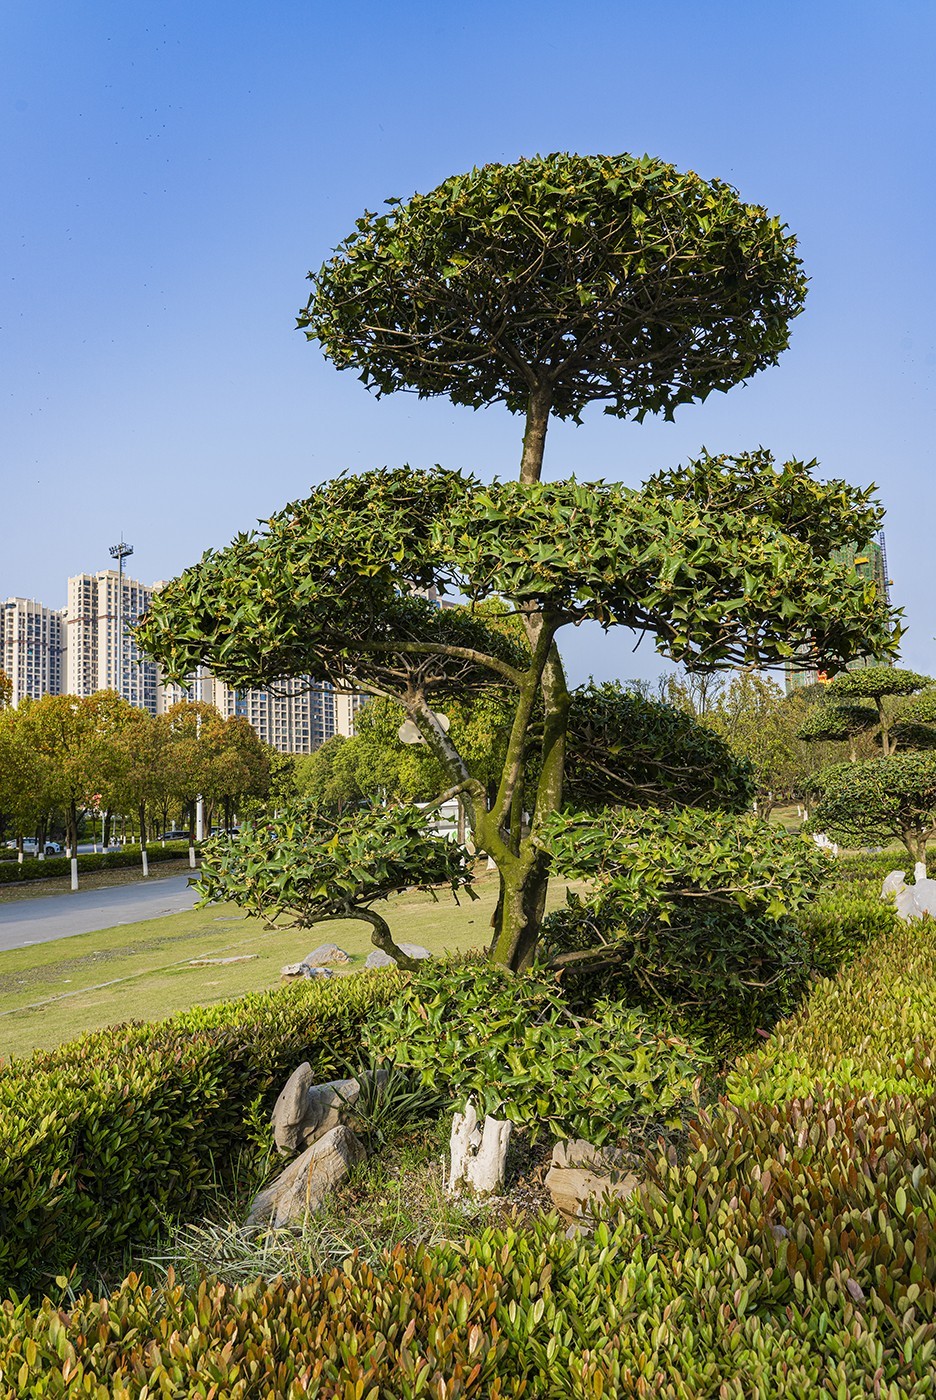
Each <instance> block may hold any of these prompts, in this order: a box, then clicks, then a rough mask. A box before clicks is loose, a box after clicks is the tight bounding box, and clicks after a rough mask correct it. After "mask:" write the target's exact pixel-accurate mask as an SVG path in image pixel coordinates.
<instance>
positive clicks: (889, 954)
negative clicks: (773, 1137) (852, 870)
mask: <svg viewBox="0 0 936 1400" xmlns="http://www.w3.org/2000/svg"><path fill="white" fill-rule="evenodd" d="M885 913H886V910H885ZM891 929H892V931H891V932H889V933H888V934H886V936H881V937H877V938H875V939H874V940H873V941H872V942H871V943H870V944H869V945H868V947H867V948H866V949H865V951H864V952H863V953H861V954H860V956H859V957H858V958H856V960H855V961H854V962H853V963H852V964H851V965H850V966H849V967H847V968H845V969H844V970H843V971H842V972H840V973H839V974H838V976H837V977H836V978H835V979H834V980H830V981H821V982H818V983H817V984H816V985H815V986H814V988H813V990H812V992H811V994H810V997H809V1001H808V1002H807V1003H806V1005H805V1006H804V1007H803V1008H802V1009H801V1010H800V1011H799V1012H798V1013H797V1014H796V1015H795V1016H793V1017H791V1019H790V1020H789V1021H787V1022H785V1023H783V1024H782V1025H780V1026H779V1027H778V1028H777V1030H776V1032H775V1033H774V1035H773V1036H772V1037H771V1038H770V1040H769V1041H768V1042H767V1043H766V1045H765V1046H764V1048H763V1049H762V1050H760V1051H758V1052H757V1053H756V1054H751V1055H747V1056H745V1057H743V1058H742V1059H740V1060H739V1061H738V1063H737V1064H736V1066H735V1067H734V1069H733V1070H732V1071H731V1073H730V1074H729V1075H728V1080H727V1086H728V1093H729V1094H730V1096H731V1098H732V1100H733V1101H734V1102H735V1103H738V1104H750V1103H752V1102H754V1101H755V1100H762V1101H764V1102H770V1103H779V1102H782V1101H784V1100H786V1099H792V1098H797V1097H799V1098H804V1097H806V1096H808V1095H810V1094H813V1093H814V1092H819V1093H820V1095H824V1094H827V1093H829V1092H831V1091H832V1089H833V1088H837V1089H840V1090H847V1091H848V1092H849V1093H850V1094H851V1095H852V1096H854V1097H859V1096H861V1095H866V1094H868V1095H874V1096H875V1097H877V1098H881V1099H884V1098H889V1097H890V1096H891V1095H894V1094H904V1095H926V1094H936V1073H934V1065H933V1055H934V1046H936V922H933V921H931V920H928V919H927V920H924V921H922V922H917V923H913V924H901V923H898V922H897V921H892V925H891Z"/></svg>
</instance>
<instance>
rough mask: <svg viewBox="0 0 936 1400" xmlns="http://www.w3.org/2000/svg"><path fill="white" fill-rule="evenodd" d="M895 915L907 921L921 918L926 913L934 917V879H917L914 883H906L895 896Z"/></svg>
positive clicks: (935, 898)
mask: <svg viewBox="0 0 936 1400" xmlns="http://www.w3.org/2000/svg"><path fill="white" fill-rule="evenodd" d="M896 904H897V916H898V918H900V919H903V921H904V923H909V922H910V921H911V919H922V918H923V916H924V915H925V914H928V915H929V916H930V918H931V919H936V880H918V881H917V882H916V884H915V885H907V886H906V887H905V888H904V889H902V890H901V891H900V892H899V893H898V895H897V897H896Z"/></svg>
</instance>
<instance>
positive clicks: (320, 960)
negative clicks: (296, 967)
mask: <svg viewBox="0 0 936 1400" xmlns="http://www.w3.org/2000/svg"><path fill="white" fill-rule="evenodd" d="M350 961H351V957H350V954H348V953H346V952H345V950H344V949H343V948H339V947H338V944H337V943H322V944H321V945H320V946H319V947H318V948H313V950H312V952H311V953H309V954H308V955H307V956H306V957H304V958H303V959H302V964H301V966H304V967H327V966H329V965H332V966H334V965H338V966H339V967H343V966H344V965H345V964H346V963H349V962H350Z"/></svg>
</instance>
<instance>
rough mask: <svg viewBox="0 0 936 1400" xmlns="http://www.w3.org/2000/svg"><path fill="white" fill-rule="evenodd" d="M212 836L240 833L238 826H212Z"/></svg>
mask: <svg viewBox="0 0 936 1400" xmlns="http://www.w3.org/2000/svg"><path fill="white" fill-rule="evenodd" d="M211 834H212V836H237V835H239V834H240V827H239V826H213V827H212V828H211Z"/></svg>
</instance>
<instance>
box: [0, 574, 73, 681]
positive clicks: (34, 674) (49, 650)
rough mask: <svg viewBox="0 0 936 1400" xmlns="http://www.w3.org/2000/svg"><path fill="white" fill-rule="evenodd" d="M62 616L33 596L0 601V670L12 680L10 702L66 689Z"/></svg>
mask: <svg viewBox="0 0 936 1400" xmlns="http://www.w3.org/2000/svg"><path fill="white" fill-rule="evenodd" d="M64 616H65V614H64V612H62V610H61V609H60V608H47V607H44V606H43V604H42V603H37V602H36V600H35V599H34V598H7V600H6V602H5V603H0V671H5V672H6V674H7V675H8V676H9V677H10V680H11V681H12V682H13V695H12V700H11V703H12V704H13V705H18V704H19V703H20V701H21V700H25V699H27V698H28V699H30V700H39V699H41V697H42V696H43V695H61V694H62V691H63V690H64V689H65V675H64V670H65V667H64V663H65V654H64V646H65V642H64V627H63V620H64Z"/></svg>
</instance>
